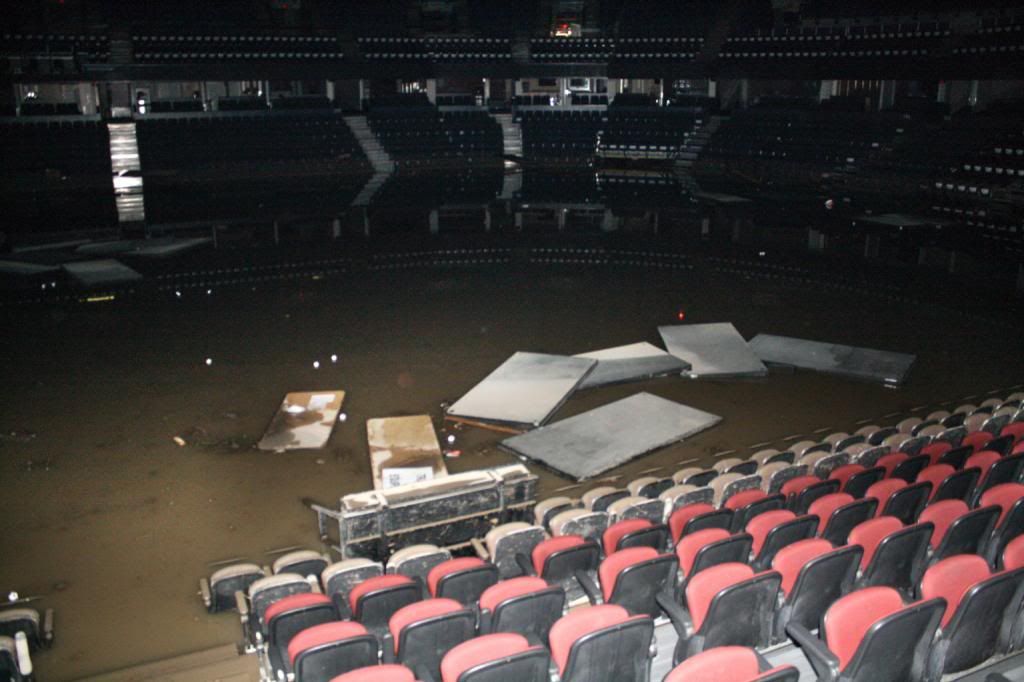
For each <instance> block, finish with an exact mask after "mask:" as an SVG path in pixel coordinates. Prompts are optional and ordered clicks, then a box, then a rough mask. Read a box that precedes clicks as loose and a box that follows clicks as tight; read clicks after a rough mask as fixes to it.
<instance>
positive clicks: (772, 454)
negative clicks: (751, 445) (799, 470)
mask: <svg viewBox="0 0 1024 682" xmlns="http://www.w3.org/2000/svg"><path fill="white" fill-rule="evenodd" d="M750 459H751V460H752V461H754V462H757V463H758V465H760V466H764V465H766V464H772V463H774V462H784V463H785V464H792V463H793V459H794V457H793V453H792V451H790V450H786V451H785V452H779V451H778V450H776V449H774V448H769V449H768V450H759V451H758V452H755V453H754V454H753V455H751V456H750Z"/></svg>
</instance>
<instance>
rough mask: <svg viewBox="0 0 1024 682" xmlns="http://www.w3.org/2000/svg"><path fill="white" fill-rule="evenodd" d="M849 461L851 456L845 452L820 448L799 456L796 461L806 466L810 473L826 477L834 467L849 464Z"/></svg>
mask: <svg viewBox="0 0 1024 682" xmlns="http://www.w3.org/2000/svg"><path fill="white" fill-rule="evenodd" d="M849 461H850V456H849V454H847V453H845V452H828V451H825V450H818V451H814V452H811V453H809V454H806V455H804V456H802V457H798V458H797V460H796V463H797V464H802V465H804V466H806V467H807V471H808V473H811V474H814V475H815V476H817V477H818V478H822V479H825V478H828V477H829V476H830V475H831V473H832V470H833V469H836V468H838V467H841V466H842V465H844V464H848V463H849Z"/></svg>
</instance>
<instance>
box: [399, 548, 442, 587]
mask: <svg viewBox="0 0 1024 682" xmlns="http://www.w3.org/2000/svg"><path fill="white" fill-rule="evenodd" d="M451 558H452V554H451V552H449V551H448V550H447V549H441V548H439V547H437V546H436V545H427V544H422V545H410V546H409V547H404V548H402V549H400V550H398V551H397V552H395V553H394V554H392V555H391V557H390V558H389V559H388V563H387V572H388V573H398V574H399V575H407V576H409V577H411V578H419V579H420V580H421V581H422V582H424V583H426V581H427V574H428V573H430V571H431V569H433V568H434V566H437V565H438V564H440V563H443V562H445V561H448V560H449V559H451Z"/></svg>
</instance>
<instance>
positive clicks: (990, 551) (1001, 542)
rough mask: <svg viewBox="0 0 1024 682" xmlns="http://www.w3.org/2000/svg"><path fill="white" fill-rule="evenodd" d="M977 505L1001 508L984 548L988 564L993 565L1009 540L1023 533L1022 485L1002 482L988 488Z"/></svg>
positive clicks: (1023, 492) (1023, 501)
mask: <svg viewBox="0 0 1024 682" xmlns="http://www.w3.org/2000/svg"><path fill="white" fill-rule="evenodd" d="M978 505H979V506H980V507H987V506H989V505H995V506H997V507H999V509H1000V510H1001V511H1000V516H999V520H998V521H997V522H996V527H995V530H994V531H993V532H992V537H991V538H990V540H989V542H988V546H987V548H986V550H985V558H987V559H988V561H989V563H990V564H992V565H995V564H996V561H997V560H998V558H999V557H1001V556H1002V554H1003V549H1004V548H1005V547H1006V545H1007V544H1008V543H1009V542H1010V540H1013V539H1014V538H1015V537H1017V536H1018V535H1022V534H1024V485H1021V484H1020V483H1003V484H1002V485H997V486H996V487H994V488H990V489H989V490H987V491H985V494H984V495H982V496H981V499H980V500H979V502H978Z"/></svg>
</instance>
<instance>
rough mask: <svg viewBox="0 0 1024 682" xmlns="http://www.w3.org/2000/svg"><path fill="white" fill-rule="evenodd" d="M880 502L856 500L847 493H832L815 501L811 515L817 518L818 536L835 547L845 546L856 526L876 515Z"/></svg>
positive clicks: (868, 499)
mask: <svg viewBox="0 0 1024 682" xmlns="http://www.w3.org/2000/svg"><path fill="white" fill-rule="evenodd" d="M877 508H878V500H875V499H873V498H866V499H863V500H854V499H853V497H851V496H850V495H848V494H846V493H832V494H831V495H826V496H824V497H822V498H819V499H817V500H815V501H814V504H812V505H811V506H810V508H809V509H808V513H809V514H813V515H814V516H817V517H818V519H819V521H818V535H819V536H820V537H823V538H825V539H826V540H828V541H829V542H831V543H832V544H833V545H836V546H839V545H845V544H846V537H847V536H848V535H849V534H850V531H851V530H852V529H853V527H854V526H856V525H858V524H859V523H862V522H864V521H867V520H868V519H870V518H871V517H872V516H874V515H875V509H877Z"/></svg>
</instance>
